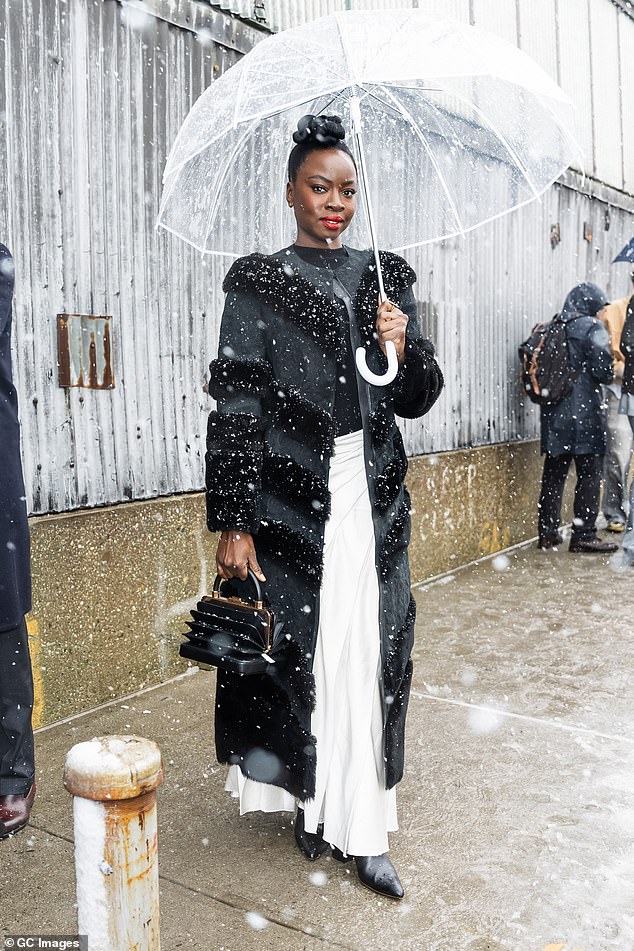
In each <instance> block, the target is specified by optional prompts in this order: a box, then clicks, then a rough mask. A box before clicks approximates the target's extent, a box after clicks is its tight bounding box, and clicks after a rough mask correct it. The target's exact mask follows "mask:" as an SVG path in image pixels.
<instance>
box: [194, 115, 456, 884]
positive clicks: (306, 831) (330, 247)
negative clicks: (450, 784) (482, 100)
mask: <svg viewBox="0 0 634 951" xmlns="http://www.w3.org/2000/svg"><path fill="white" fill-rule="evenodd" d="M344 138H345V133H344V129H343V126H342V124H341V120H340V119H339V118H338V117H337V116H320V117H315V116H305V117H304V118H303V119H302V120H300V122H299V124H298V129H297V131H296V132H295V134H294V136H293V139H294V141H295V146H294V148H293V149H292V151H291V154H290V157H289V162H288V186H287V201H288V205H289V207H290V208H292V210H293V213H294V215H295V220H296V223H297V238H296V240H295V243H294V244H293V245H291V246H290V247H288V248H285V249H283V250H281V251H279V252H277V253H275V254H273V255H261V254H252V255H249V256H247V257H244V258H240V259H239V260H238V261H236V263H235V264H234V265H233V267H232V268H231V269H230V271H229V273H228V274H227V276H226V278H225V281H224V285H223V288H224V290H225V292H226V294H227V297H226V303H225V309H224V313H223V320H222V328H221V333H220V343H219V355H218V359H217V360H215V361H214V362H213V363H212V364H211V368H210V372H211V378H210V387H209V389H210V392H211V394H212V395H213V396H214V397H215V399H216V400H217V410H216V411H214V412H212V413H211V415H210V418H209V426H208V443H207V516H208V525H209V528H210V530H212V531H220V532H221V538H220V542H219V545H218V551H217V566H218V572H219V574H220V575H221V576H222V577H223V578H225V579H229V578H241V579H245V578H246V577H247V571H248V569H251V570H252V571H253V572H254V573H255V574H256V576H257V577H258V578H260V579H261V580H264V579H266V581H267V586H266V590H267V595H268V597H269V600H270V602H271V605H272V607H273V610H274V611H275V614H276V617H277V618H279V619H280V620H282V621H284V623H285V626H286V631H287V643H286V644H285V647H284V650H283V652H282V654H281V656H280V657H279V658H278V659H277V661H276V663H275V664H271V665H270V667H269V669H268V672H267V674H264V675H257V676H242V677H241V676H239V675H234V674H230V673H227V672H222V671H219V672H218V688H217V699H216V748H217V755H218V759H219V760H220V761H221V762H224V763H228V764H230V770H229V776H228V780H227V789H228V790H229V791H230V792H232V793H233V794H234V795H235V796H236V797H238V798H239V800H240V811H241V814H242V813H245V812H249V811H252V810H258V809H259V810H263V811H266V812H269V811H277V810H294V809H295V806H296V803H299V806H298V809H297V815H296V820H295V838H296V841H297V844H298V846H299V848H300V849H301V850H302V851H303V853H304V854H305V855H306V857H307V858H309V859H311V860H314V859H316V858H318V857H319V856H320V855H322V854H323V853H324V852H325V851H326V850H327V848H328V847H329V846H331V847H332V850H333V855H334V856H335V858H338V859H340V860H342V861H346V860H348V858H350V857H354V859H355V861H356V865H357V870H358V874H359V878H360V880H361V881H362V882H363V884H365V885H367V886H368V887H370V888H372V889H374V890H375V891H378V892H380V893H381V894H384V895H387V896H390V897H393V898H400V897H402V895H403V889H402V886H401V883H400V881H399V879H398V875H397V873H396V871H395V870H394V867H393V866H392V864H391V862H390V860H389V858H388V856H387V851H388V833H389V832H391V831H395V830H396V828H397V822H396V798H395V787H396V784H397V783H398V782H399V780H400V779H401V777H402V773H403V760H404V728H405V714H406V708H407V702H408V695H409V687H410V681H411V674H412V664H411V659H410V653H411V648H412V642H413V636H414V618H415V603H414V600H413V598H412V597H411V594H410V587H409V566H408V559H407V545H408V542H409V534H410V511H409V496H408V494H407V490H406V489H405V486H404V482H403V480H404V476H405V472H406V469H407V459H406V456H405V452H404V449H403V443H402V439H401V435H400V433H399V431H398V429H397V427H396V424H395V420H394V414H395V413H396V414H398V415H400V416H404V417H408V418H417V417H420V416H422V415H423V414H425V413H426V412H428V410H429V409H430V408H431V406H432V405H433V404H434V402H435V401H436V399H437V398H438V395H439V393H440V391H441V389H442V385H443V378H442V374H441V371H440V369H439V367H438V364H437V363H436V361H435V359H434V350H433V347H432V345H431V344H430V343H429V342H428V341H426V340H423V339H422V338H421V335H420V328H419V324H418V319H417V316H416V305H415V300H414V295H413V292H412V285H413V283H414V281H415V279H416V277H415V274H414V272H413V271H412V270H411V268H410V267H409V265H408V264H407V263H406V262H405V261H404V260H403V259H402V258H400V257H398V256H397V255H395V254H391V253H383V252H382V253H381V265H382V271H383V281H384V287H385V292H386V295H387V299H384V300H383V301H382V302H381V303H379V304H378V307H377V302H378V300H379V284H378V281H377V269H376V266H375V264H374V257H373V255H372V253H371V252H365V251H357V250H354V249H352V248H347V247H345V246H344V245H343V243H342V235H343V233H344V232H345V230H346V228H347V227H348V226H349V224H350V222H351V221H352V218H353V216H354V214H355V210H356V202H357V169H356V165H355V161H354V158H353V156H352V154H351V152H350V151H349V149H348V147H347V146H346V145H345V142H344ZM388 341H392V342H393V343H394V345H395V347H396V351H397V356H398V363H399V370H398V375H397V377H396V379H395V380H394V382H393V383H392V384H390V386H389V387H386V388H378V387H374V386H370V385H369V384H368V383H366V382H365V380H364V379H363V378H362V377H361V376H359V375H357V373H356V370H355V365H354V356H353V353H354V349H355V348H356V347H359V346H364V347H366V348H369V349H368V364H369V366H370V369H371V370H373V371H375V372H381V370H382V369H383V368H384V366H385V355H384V354H385V350H386V345H387V344H388Z"/></svg>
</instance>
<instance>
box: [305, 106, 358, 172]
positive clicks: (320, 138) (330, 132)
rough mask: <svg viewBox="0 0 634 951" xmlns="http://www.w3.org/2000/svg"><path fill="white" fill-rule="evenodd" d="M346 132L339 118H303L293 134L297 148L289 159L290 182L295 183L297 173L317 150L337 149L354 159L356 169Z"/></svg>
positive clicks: (355, 164)
mask: <svg viewBox="0 0 634 951" xmlns="http://www.w3.org/2000/svg"><path fill="white" fill-rule="evenodd" d="M345 137H346V131H345V129H344V127H343V123H342V121H341V118H340V117H339V116H310V115H308V116H302V118H301V119H300V120H299V122H298V123H297V131H296V132H293V142H295V147H294V148H293V149H291V154H290V155H289V157H288V180H289V182H294V181H295V180H296V179H297V173H298V172H299V170H300V168H301V166H302V165H303V163H304V162H305V161H306V159H307V158H308V156H309V155H310V153H311V152H314V151H315V149H337V150H338V151H339V152H345V153H346V155H349V156H350V158H351V159H352V163H353V165H354V167H355V169H356V167H357V163H356V162H355V160H354V155H353V154H352V152H351V151H350V149H349V148H348V146H347V145H346V143H345V142H344V141H343V140H344V139H345Z"/></svg>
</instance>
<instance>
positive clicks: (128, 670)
mask: <svg viewBox="0 0 634 951" xmlns="http://www.w3.org/2000/svg"><path fill="white" fill-rule="evenodd" d="M540 474H541V466H540V460H539V450H538V445H537V443H536V442H525V443H514V444H508V445H507V444H500V445H495V446H486V447H481V448H478V449H472V450H463V451H458V452H446V453H441V454H438V455H431V456H420V457H417V458H415V459H412V460H411V461H410V470H409V475H408V480H407V482H408V486H409V489H410V492H411V495H412V507H413V509H414V518H413V533H412V544H411V549H410V556H411V563H412V581H413V582H417V581H422V580H424V579H425V578H429V577H432V576H433V575H436V574H439V573H441V572H443V571H447V570H451V569H452V568H457V567H458V566H459V565H461V564H465V563H466V562H469V561H472V560H474V559H476V558H479V557H482V556H483V555H488V554H492V553H493V552H495V551H499V550H500V549H502V548H506V547H508V546H509V545H513V544H515V543H517V542H521V541H523V540H525V539H527V538H530V537H532V536H533V535H535V534H536V529H535V516H536V504H537V492H538V487H539V479H540ZM31 532H32V550H33V582H34V592H33V594H34V602H33V611H32V614H31V615H30V617H29V631H30V635H31V652H32V658H33V665H34V674H35V685H36V704H35V711H34V719H35V725H36V726H40V725H42V724H46V723H51V722H53V721H55V720H58V719H61V718H62V717H66V716H70V715H71V714H73V713H77V712H79V711H81V710H85V709H88V708H90V707H94V706H96V705H97V704H99V703H103V702H104V701H107V700H110V699H112V698H114V697H120V696H122V695H124V694H126V693H130V692H132V691H134V690H137V689H140V688H142V687H145V686H147V685H149V684H152V683H157V682H160V681H162V680H166V679H168V678H169V677H172V676H174V675H175V674H177V673H179V672H181V671H183V670H184V669H185V668H186V666H187V664H186V663H185V662H184V661H182V660H181V659H180V658H179V656H178V646H179V644H180V640H181V639H180V632H181V631H182V630H183V629H184V623H183V621H184V619H185V618H186V617H187V615H188V612H189V609H190V607H192V605H193V604H194V602H195V601H196V600H197V599H198V598H200V596H201V595H202V594H204V593H205V592H207V591H208V590H209V588H210V586H211V584H212V582H213V578H214V567H213V566H214V553H215V538H214V537H213V536H211V535H210V534H209V533H208V532H207V530H206V527H205V519H204V496H203V494H202V493H196V494H193V495H181V496H173V497H169V498H161V499H153V500H150V501H146V502H131V503H127V504H122V505H116V506H111V507H107V508H101V509H91V510H84V511H81V512H77V513H70V514H64V515H56V516H43V517H40V518H34V519H32V521H31ZM137 712H138V711H137ZM188 715H191V714H188ZM210 728H211V727H210Z"/></svg>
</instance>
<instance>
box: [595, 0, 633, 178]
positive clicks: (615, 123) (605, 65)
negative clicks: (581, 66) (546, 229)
mask: <svg viewBox="0 0 634 951" xmlns="http://www.w3.org/2000/svg"><path fill="white" fill-rule="evenodd" d="M589 6H590V22H589V28H590V36H591V51H592V99H593V103H594V149H595V169H594V174H595V175H596V177H597V178H600V179H602V180H603V181H606V182H610V183H611V184H613V185H616V186H617V187H622V185H623V166H622V161H621V127H622V126H621V109H620V97H619V94H618V84H619V80H620V71H619V54H620V50H619V38H618V30H617V19H618V18H621V19H623V16H622V14H621V13H619V11H618V10H617V9H616V8H615V7H614V6H612V5H610V6H607V7H606V4H605V0H589ZM623 22H624V25H627V26H628V27H629V28H630V29H632V30H633V31H634V23H631V22H630V21H627V20H624V21H623ZM631 92H632V90H630V93H631Z"/></svg>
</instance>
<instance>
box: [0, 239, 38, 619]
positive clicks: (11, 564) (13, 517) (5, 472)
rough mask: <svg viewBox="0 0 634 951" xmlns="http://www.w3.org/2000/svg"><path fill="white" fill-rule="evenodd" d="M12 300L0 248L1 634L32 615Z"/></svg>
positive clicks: (7, 257)
mask: <svg viewBox="0 0 634 951" xmlns="http://www.w3.org/2000/svg"><path fill="white" fill-rule="evenodd" d="M12 297H13V259H12V257H11V254H10V253H9V251H8V249H7V248H5V246H4V245H3V244H0V631H6V630H9V629H10V628H13V627H17V626H18V624H19V623H20V622H21V620H22V618H23V617H24V615H25V614H26V613H27V612H28V611H30V610H31V572H30V564H29V528H28V523H27V520H26V503H25V500H24V481H23V478H22V462H21V460H20V424H19V422H18V398H17V393H16V391H15V387H14V385H13V378H12V375H11V300H12Z"/></svg>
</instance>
